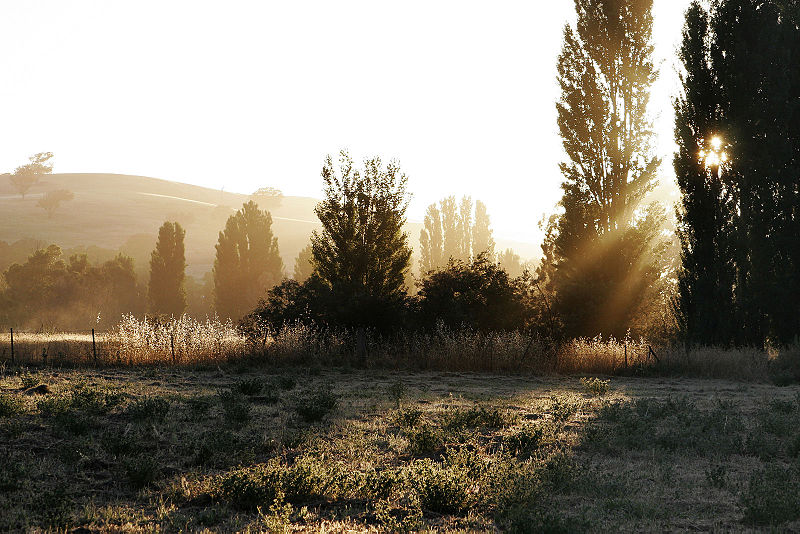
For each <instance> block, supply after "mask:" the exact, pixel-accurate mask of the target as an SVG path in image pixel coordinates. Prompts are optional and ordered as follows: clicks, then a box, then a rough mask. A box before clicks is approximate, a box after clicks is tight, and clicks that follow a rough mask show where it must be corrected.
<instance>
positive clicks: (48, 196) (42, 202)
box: [36, 189, 75, 219]
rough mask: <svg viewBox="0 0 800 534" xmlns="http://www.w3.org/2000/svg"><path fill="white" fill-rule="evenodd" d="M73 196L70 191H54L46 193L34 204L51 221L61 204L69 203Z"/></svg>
mask: <svg viewBox="0 0 800 534" xmlns="http://www.w3.org/2000/svg"><path fill="white" fill-rule="evenodd" d="M74 198H75V195H74V194H73V193H72V191H68V190H66V189H56V190H55V191H48V192H47V193H45V194H44V196H43V197H42V198H40V199H39V201H38V202H37V203H36V205H37V206H38V207H40V208H42V209H43V210H45V211H46V212H47V218H48V219H52V218H53V214H54V213H55V212H56V210H57V209H58V207H59V206H60V205H61V203H62V202H69V201H70V200H72V199H74Z"/></svg>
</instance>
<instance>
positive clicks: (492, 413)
mask: <svg viewBox="0 0 800 534" xmlns="http://www.w3.org/2000/svg"><path fill="white" fill-rule="evenodd" d="M442 420H443V423H442V424H443V426H444V427H445V428H447V429H448V430H464V429H466V428H479V427H485V428H503V427H505V426H508V422H507V421H506V417H505V416H504V415H503V414H502V413H501V412H500V410H498V409H497V408H492V409H486V408H484V407H483V406H481V407H478V408H470V409H468V410H451V411H448V412H445V413H444V415H443V416H442Z"/></svg>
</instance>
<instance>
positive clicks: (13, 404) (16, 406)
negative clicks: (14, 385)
mask: <svg viewBox="0 0 800 534" xmlns="http://www.w3.org/2000/svg"><path fill="white" fill-rule="evenodd" d="M24 411H25V403H24V402H22V399H20V398H19V397H17V396H16V395H11V394H3V395H0V417H10V416H13V415H19V414H21V413H22V412H24Z"/></svg>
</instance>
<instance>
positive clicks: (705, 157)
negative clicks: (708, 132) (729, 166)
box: [698, 135, 730, 169]
mask: <svg viewBox="0 0 800 534" xmlns="http://www.w3.org/2000/svg"><path fill="white" fill-rule="evenodd" d="M705 144H706V143H703V145H705ZM707 144H708V145H709V148H708V149H705V148H701V149H700V152H699V154H698V156H699V158H700V161H702V162H703V163H704V164H705V166H706V167H707V168H717V169H719V168H720V167H721V166H723V165H724V164H726V163H728V161H730V156H728V153H727V152H726V151H725V150H724V148H725V142H724V141H723V139H722V137H720V136H719V135H715V136H713V137H712V138H711V140H710V141H709V142H708V143H707Z"/></svg>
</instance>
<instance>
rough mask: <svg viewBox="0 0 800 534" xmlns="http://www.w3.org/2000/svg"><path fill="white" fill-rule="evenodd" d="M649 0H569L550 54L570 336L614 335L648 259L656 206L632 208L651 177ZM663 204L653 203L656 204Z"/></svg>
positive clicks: (564, 316) (559, 255)
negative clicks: (569, 15) (569, 17)
mask: <svg viewBox="0 0 800 534" xmlns="http://www.w3.org/2000/svg"><path fill="white" fill-rule="evenodd" d="M651 7H652V0H576V1H575V8H576V11H577V17H578V18H577V25H576V29H575V30H573V29H572V28H571V27H570V26H569V25H567V26H566V27H565V29H564V46H563V49H562V52H561V55H560V56H559V59H558V81H559V85H560V86H561V99H560V101H559V102H558V104H557V106H556V107H557V111H558V126H559V130H560V133H561V137H562V140H563V145H564V150H565V152H566V154H567V157H568V161H567V162H565V163H562V164H561V171H562V173H563V175H564V178H565V181H564V183H563V185H562V188H563V189H564V196H563V197H562V200H561V206H562V207H563V208H564V213H563V214H562V215H561V216H560V217H559V218H558V223H557V229H556V231H555V233H554V243H553V245H554V250H553V252H554V254H553V256H554V258H553V259H554V261H555V266H554V270H553V284H554V288H555V294H556V302H555V305H554V308H555V309H556V310H557V312H558V314H559V316H560V317H561V320H562V321H563V324H564V326H565V328H566V333H567V334H568V335H570V336H581V335H590V336H593V335H596V334H598V333H603V334H610V335H615V336H621V335H624V334H625V332H626V330H627V329H628V327H629V322H630V319H631V317H632V316H633V314H635V313H636V310H637V308H639V306H640V305H641V303H642V300H643V299H644V298H645V296H646V294H647V290H648V288H649V287H650V285H651V283H652V282H653V281H654V280H655V279H656V278H657V276H658V274H659V273H658V267H657V265H655V264H654V262H651V260H650V258H652V257H653V250H652V246H653V243H654V242H653V240H654V239H655V238H657V237H658V231H656V230H655V228H657V227H658V226H659V223H660V222H661V221H660V220H658V216H659V210H658V209H657V208H655V207H651V208H650V209H648V210H647V213H646V215H643V214H642V213H637V210H639V208H640V205H641V202H642V199H643V198H644V196H645V194H646V193H647V192H649V191H650V190H651V189H652V188H653V187H654V185H655V173H656V170H657V169H658V166H659V160H658V159H657V158H655V157H652V156H651V155H650V138H651V135H652V132H651V123H650V121H649V120H648V117H647V103H648V100H649V97H650V94H649V91H650V85H651V84H652V82H653V81H654V80H655V77H656V71H655V69H654V67H653V63H652V61H651V55H652V51H653V46H652V43H651V41H652V39H651V37H652V24H653V20H652V15H651ZM662 214H663V211H662Z"/></svg>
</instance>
